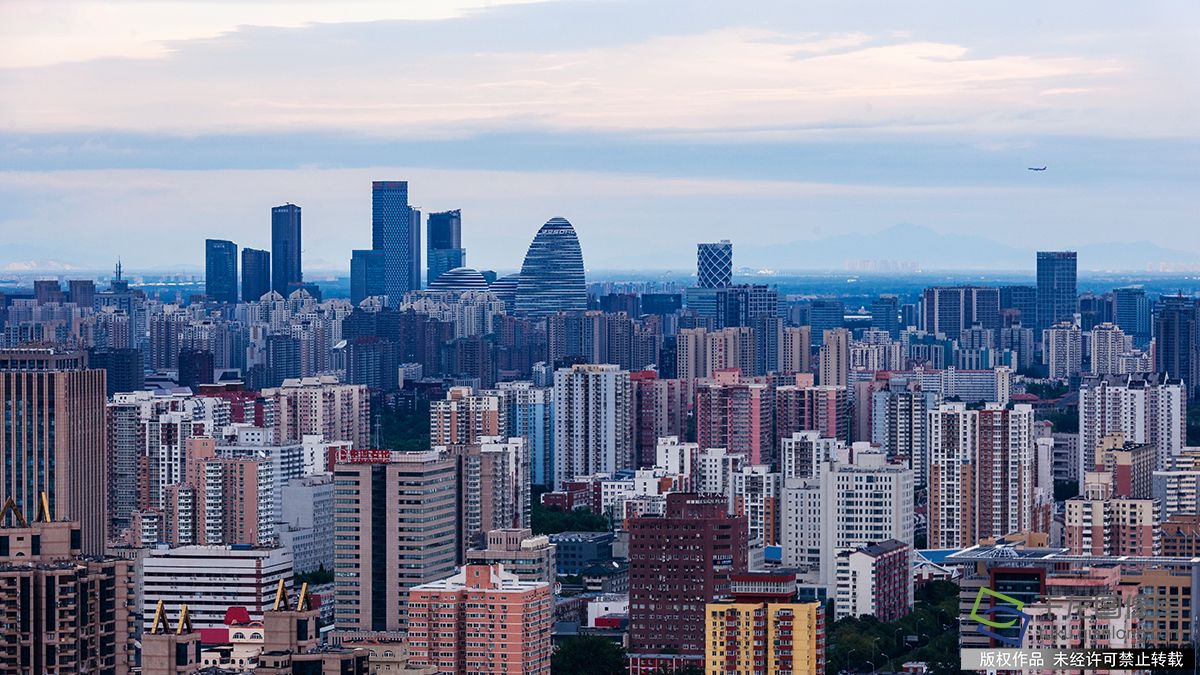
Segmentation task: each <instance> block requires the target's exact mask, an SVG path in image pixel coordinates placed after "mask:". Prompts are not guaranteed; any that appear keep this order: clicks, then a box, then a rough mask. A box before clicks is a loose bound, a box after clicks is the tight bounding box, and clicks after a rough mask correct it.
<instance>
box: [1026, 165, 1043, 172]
mask: <svg viewBox="0 0 1200 675" xmlns="http://www.w3.org/2000/svg"><path fill="white" fill-rule="evenodd" d="M1028 168H1029V170H1030V171H1045V170H1046V167H1044V166H1031V167H1028Z"/></svg>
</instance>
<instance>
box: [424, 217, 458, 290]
mask: <svg viewBox="0 0 1200 675" xmlns="http://www.w3.org/2000/svg"><path fill="white" fill-rule="evenodd" d="M426 230H427V232H426V235H427V236H426V238H425V240H426V243H425V245H426V246H428V247H429V248H428V250H427V251H426V252H425V266H426V267H427V268H428V271H427V272H426V274H425V283H426V284H432V283H433V282H434V280H435V279H437V278H438V277H440V276H442V275H443V274H445V273H446V272H449V271H450V270H452V269H455V268H458V267H464V266H465V265H466V264H467V250H466V249H465V248H463V247H462V212H461V211H459V210H458V209H455V210H453V211H441V212H438V213H431V214H429V217H428V220H427V222H426Z"/></svg>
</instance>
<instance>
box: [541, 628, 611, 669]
mask: <svg viewBox="0 0 1200 675" xmlns="http://www.w3.org/2000/svg"><path fill="white" fill-rule="evenodd" d="M627 670H628V666H627V664H626V661H625V650H624V649H622V648H621V646H620V645H618V644H617V643H615V642H613V641H612V640H609V639H607V638H602V637H599V636H596V635H580V636H578V637H573V638H569V639H567V640H564V641H563V642H561V643H560V644H559V645H558V647H557V648H556V649H555V650H554V655H553V656H552V657H551V659H550V672H551V673H554V674H555V675H625V673H626V672H627Z"/></svg>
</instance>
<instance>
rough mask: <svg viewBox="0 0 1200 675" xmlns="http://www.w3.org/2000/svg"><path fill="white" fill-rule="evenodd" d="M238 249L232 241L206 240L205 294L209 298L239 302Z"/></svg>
mask: <svg viewBox="0 0 1200 675" xmlns="http://www.w3.org/2000/svg"><path fill="white" fill-rule="evenodd" d="M237 251H238V247H237V244H235V243H233V242H232V241H226V240H225V239H205V240H204V294H205V295H207V296H208V299H209V300H212V301H214V302H228V303H230V304H237V301H238V283H237V281H238V277H237V264H238V254H237Z"/></svg>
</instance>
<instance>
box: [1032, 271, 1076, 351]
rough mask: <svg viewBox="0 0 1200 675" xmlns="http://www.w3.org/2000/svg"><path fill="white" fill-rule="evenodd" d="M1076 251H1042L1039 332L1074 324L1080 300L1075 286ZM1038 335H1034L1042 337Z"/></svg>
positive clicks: (1038, 300)
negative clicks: (1076, 306)
mask: <svg viewBox="0 0 1200 675" xmlns="http://www.w3.org/2000/svg"><path fill="white" fill-rule="evenodd" d="M1075 262H1076V260H1075V251H1038V254H1037V328H1038V331H1040V330H1043V329H1046V328H1049V327H1051V326H1053V325H1054V324H1056V323H1058V322H1059V321H1071V320H1072V319H1073V318H1074V316H1075V303H1076V301H1077V299H1078V294H1077V293H1076V288H1075V282H1076V276H1075V272H1076V270H1075ZM1038 331H1035V332H1034V335H1039V334H1040V333H1039V332H1038Z"/></svg>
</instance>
